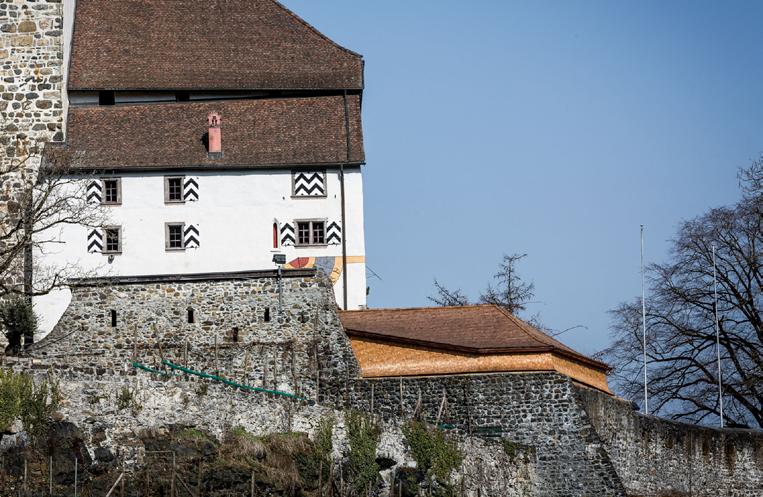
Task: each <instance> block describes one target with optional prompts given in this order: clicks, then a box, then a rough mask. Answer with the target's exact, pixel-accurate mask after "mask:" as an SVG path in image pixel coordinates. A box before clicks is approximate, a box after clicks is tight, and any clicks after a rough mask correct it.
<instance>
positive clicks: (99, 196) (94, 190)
mask: <svg viewBox="0 0 763 497" xmlns="http://www.w3.org/2000/svg"><path fill="white" fill-rule="evenodd" d="M85 195H86V196H87V203H88V204H100V203H101V201H102V200H103V187H102V186H101V182H100V181H98V180H93V181H91V182H90V183H89V184H88V185H87V190H86V192H85Z"/></svg>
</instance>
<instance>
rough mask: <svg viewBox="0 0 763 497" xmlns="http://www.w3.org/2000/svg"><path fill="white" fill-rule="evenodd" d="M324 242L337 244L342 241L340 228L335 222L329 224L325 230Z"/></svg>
mask: <svg viewBox="0 0 763 497" xmlns="http://www.w3.org/2000/svg"><path fill="white" fill-rule="evenodd" d="M326 243H328V244H329V245H339V244H340V243H342V228H341V227H340V226H339V225H338V224H337V223H336V222H332V223H331V224H329V227H328V230H327V231H326Z"/></svg>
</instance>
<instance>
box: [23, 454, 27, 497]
mask: <svg viewBox="0 0 763 497" xmlns="http://www.w3.org/2000/svg"><path fill="white" fill-rule="evenodd" d="M26 477H27V462H26V457H24V494H26V493H27V484H26Z"/></svg>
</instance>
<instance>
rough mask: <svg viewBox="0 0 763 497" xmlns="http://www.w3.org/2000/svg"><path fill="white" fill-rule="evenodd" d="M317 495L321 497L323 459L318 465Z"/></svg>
mask: <svg viewBox="0 0 763 497" xmlns="http://www.w3.org/2000/svg"><path fill="white" fill-rule="evenodd" d="M318 493H319V495H320V496H321V497H323V459H321V462H320V463H319V464H318Z"/></svg>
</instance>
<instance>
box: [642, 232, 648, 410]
mask: <svg viewBox="0 0 763 497" xmlns="http://www.w3.org/2000/svg"><path fill="white" fill-rule="evenodd" d="M641 325H642V331H643V334H644V414H649V393H648V388H647V375H646V300H645V291H644V225H643V224H642V225H641Z"/></svg>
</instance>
